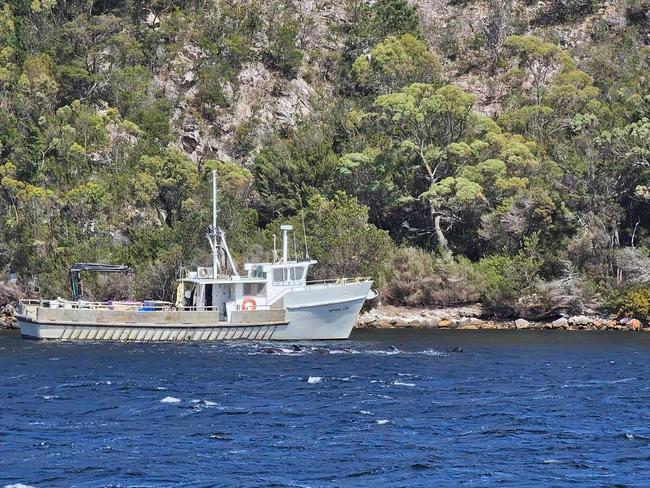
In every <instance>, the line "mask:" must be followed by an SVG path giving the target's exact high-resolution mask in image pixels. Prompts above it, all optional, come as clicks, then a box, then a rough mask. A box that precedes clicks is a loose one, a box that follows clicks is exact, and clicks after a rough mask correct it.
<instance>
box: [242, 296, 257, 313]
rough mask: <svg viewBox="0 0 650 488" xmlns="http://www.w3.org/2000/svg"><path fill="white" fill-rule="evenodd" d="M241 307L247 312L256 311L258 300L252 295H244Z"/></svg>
mask: <svg viewBox="0 0 650 488" xmlns="http://www.w3.org/2000/svg"><path fill="white" fill-rule="evenodd" d="M241 309H242V310H243V311H245V312H247V311H248V310H250V311H252V312H254V311H255V310H256V309H257V302H256V301H255V299H254V298H252V297H244V299H243V300H242V302H241Z"/></svg>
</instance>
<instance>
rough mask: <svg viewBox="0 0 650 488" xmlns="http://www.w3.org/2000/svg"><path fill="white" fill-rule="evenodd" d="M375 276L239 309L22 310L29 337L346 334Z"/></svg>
mask: <svg viewBox="0 0 650 488" xmlns="http://www.w3.org/2000/svg"><path fill="white" fill-rule="evenodd" d="M370 287H371V282H359V283H348V284H343V285H337V286H329V287H328V286H313V287H304V288H296V289H294V290H291V292H290V293H287V294H285V295H284V296H283V297H282V299H281V303H279V304H278V308H271V309H265V310H256V311H255V310H254V311H235V312H232V314H231V321H230V322H226V321H219V320H218V319H217V316H216V315H215V313H214V312H205V311H189V312H188V311H134V310H130V311H124V310H105V309H102V310H99V309H81V308H77V309H74V308H73V309H69V308H47V307H40V306H38V307H32V309H27V308H23V311H24V313H19V315H18V317H17V318H18V324H19V326H20V332H21V334H22V336H23V337H24V338H26V339H39V340H64V341H65V340H67V341H123V342H126V341H134V342H175V341H220V340H236V339H244V340H261V341H271V340H279V341H288V340H333V339H347V338H348V337H349V336H350V333H351V332H352V328H353V327H354V324H355V321H356V318H357V316H358V314H359V311H360V310H361V307H362V306H363V303H364V301H365V299H366V296H367V295H368V292H369V291H370Z"/></svg>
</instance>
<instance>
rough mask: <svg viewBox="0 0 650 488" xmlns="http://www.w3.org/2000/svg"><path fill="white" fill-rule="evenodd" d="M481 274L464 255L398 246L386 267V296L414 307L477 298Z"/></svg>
mask: <svg viewBox="0 0 650 488" xmlns="http://www.w3.org/2000/svg"><path fill="white" fill-rule="evenodd" d="M479 280H480V277H479V275H478V273H477V272H476V270H475V267H474V265H473V264H472V263H471V262H470V261H469V260H468V259H467V258H463V257H459V258H453V257H451V256H449V255H446V256H442V257H436V256H434V255H433V254H431V253H428V252H426V251H424V250H422V249H418V248H412V247H405V248H400V249H398V250H397V251H396V252H395V253H394V254H393V256H392V258H391V260H390V261H388V262H387V263H386V264H385V266H384V269H383V275H382V280H381V282H382V288H381V292H382V300H383V301H385V302H387V303H392V304H395V305H407V306H411V307H422V306H449V305H458V304H463V303H470V302H475V301H476V300H478V298H479V293H478V286H479V283H480V281H479Z"/></svg>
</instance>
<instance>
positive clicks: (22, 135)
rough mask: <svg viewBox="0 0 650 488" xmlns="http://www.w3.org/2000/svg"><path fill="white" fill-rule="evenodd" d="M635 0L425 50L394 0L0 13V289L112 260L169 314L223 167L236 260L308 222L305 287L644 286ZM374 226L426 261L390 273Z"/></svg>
mask: <svg viewBox="0 0 650 488" xmlns="http://www.w3.org/2000/svg"><path fill="white" fill-rule="evenodd" d="M91 3H92V2H91ZM450 3H454V2H450ZM456 3H458V2H456ZM646 4H647V1H645V0H630V1H629V2H627V4H626V5H619V6H614V7H612V8H616V9H617V11H618V12H620V13H623V12H625V15H626V23H625V24H624V25H623V24H621V25H616V26H613V25H610V24H609V23H607V21H606V20H605V18H604V16H603V15H604V14H602V13H595V10H594V8H593V7H594V4H593V2H590V1H589V0H558V1H556V2H550V3H549V2H547V3H545V4H544V6H542V7H541V11H540V12H539V15H538V17H537V18H536V19H533V20H532V24H531V23H530V18H531V15H530V14H531V9H534V8H537V7H532V6H529V5H524V4H522V3H521V2H514V3H512V4H508V3H506V4H504V3H503V2H501V3H500V2H491V3H490V4H489V5H488V7H489V9H488V10H489V11H490V13H489V15H488V16H487V17H485V16H479V17H480V18H479V17H476V15H477V14H476V9H473V8H465V9H462V8H460V7H458V6H456V7H450V8H451V10H449V12H457V13H458V16H456V17H457V18H450V15H452V14H450V13H449V12H447V13H445V14H444V16H445V18H444V21H445V24H444V25H445V28H444V29H442V31H441V32H440V33H438V32H437V31H436V29H435V27H436V26H434V25H431V23H430V19H428V18H427V17H426V15H424V16H422V20H424V21H423V22H422V23H421V24H420V22H419V20H420V16H421V15H422V14H424V12H423V11H421V8H422V7H421V6H419V7H418V8H419V9H420V11H419V13H418V9H416V7H415V4H414V3H413V2H409V1H407V0H378V1H375V2H368V1H365V0H347V1H346V2H345V5H344V6H343V7H342V8H345V15H344V17H345V22H341V21H340V20H339V15H338V13H336V14H335V15H330V13H331V12H329V10H328V13H327V14H326V15H323V12H321V11H320V10H319V9H320V8H321V6H320V5H316V4H315V7H314V9H312V8H311V7H309V8H304V5H302V6H301V5H298V4H297V3H296V2H288V1H285V0H272V1H271V2H261V1H260V0H243V1H234V0H218V1H217V2H204V1H202V0H162V1H157V2H153V3H151V2H150V3H148V4H147V5H145V4H143V3H142V2H120V1H113V0H111V1H106V2H94V4H93V5H90V4H89V3H88V2H82V1H67V2H61V1H54V0H20V1H19V0H15V1H14V0H12V1H11V2H4V3H2V5H1V6H0V267H1V268H2V269H0V272H4V271H15V272H17V273H18V274H19V276H20V278H21V280H23V281H24V282H25V283H27V282H29V283H32V284H34V285H35V286H38V287H40V292H41V293H52V294H59V295H62V294H64V293H65V289H66V281H67V278H66V270H65V268H66V267H67V266H68V265H69V264H71V263H73V262H74V261H80V260H89V261H91V260H98V261H101V260H106V261H111V260H115V261H123V262H126V263H128V264H131V265H132V266H135V267H136V268H137V269H138V275H139V276H140V278H138V281H137V283H136V284H135V285H136V288H137V290H138V291H139V293H140V294H143V295H150V296H155V297H160V298H164V297H166V298H168V297H169V296H171V295H170V294H171V292H172V291H173V278H174V276H175V273H176V272H177V271H178V269H179V267H180V266H192V265H196V264H201V263H207V262H209V248H208V246H207V243H206V242H205V236H204V232H203V229H204V228H205V225H206V224H207V223H209V214H210V189H209V180H210V170H211V169H217V171H218V175H219V187H220V192H219V198H220V202H219V204H220V205H219V206H220V222H221V225H222V226H223V227H225V229H226V231H227V232H228V235H229V239H230V245H231V248H232V250H233V253H234V254H235V257H236V259H242V258H244V257H251V256H252V255H257V256H261V252H260V248H261V245H262V244H267V245H268V244H269V242H268V241H267V242H264V235H263V231H262V228H264V227H267V228H268V232H271V229H274V228H275V226H277V224H278V223H279V222H283V221H285V220H291V221H292V222H293V223H294V225H295V226H296V229H300V228H301V227H302V219H301V218H300V217H301V214H302V213H304V216H305V220H306V224H307V230H308V234H309V235H310V236H311V237H310V248H311V249H312V254H314V255H315V256H316V257H318V258H319V259H320V260H322V261H323V263H324V264H323V267H322V268H321V271H319V273H320V274H319V276H323V277H325V276H326V275H327V277H329V276H330V274H337V275H338V274H351V275H354V274H366V273H371V274H375V275H378V274H381V275H382V276H384V278H385V279H386V283H387V288H386V290H387V291H388V290H390V292H389V293H386V296H389V295H390V296H394V297H395V298H394V301H395V303H410V304H425V303H426V304H432V305H435V304H445V303H453V301H454V300H458V301H464V300H470V299H474V297H475V296H476V292H477V290H478V291H480V292H481V295H482V297H483V299H484V300H485V301H486V302H487V303H488V308H489V309H490V310H492V312H493V313H496V314H502V315H503V314H505V315H519V314H527V315H529V316H551V315H553V314H557V313H559V311H560V310H561V311H567V310H580V308H581V307H582V306H583V305H584V304H585V303H587V302H589V301H590V300H591V298H592V297H597V296H598V295H597V293H598V292H603V291H605V290H608V289H619V288H622V289H625V287H626V286H627V285H628V284H631V283H645V281H644V280H646V278H647V271H646V270H647V269H648V266H649V265H648V256H647V249H648V247H650V217H649V216H650V211H649V208H650V207H649V205H650V190H648V189H649V188H650V146H649V145H648V141H650V122H648V121H649V120H650V96H649V95H648V93H650V81H649V80H650V56H649V53H650V50H649V48H648V47H647V46H644V44H643V43H644V39H647V35H648V33H649V32H650V30H649V25H648V22H647V18H646V17H647V16H646V15H645V13H646V10H647V8H644V7H645V6H646ZM91 7H92V8H91ZM317 10H318V11H317ZM479 10H480V9H479ZM608 12H609V10H608ZM150 13H151V14H152V16H153V21H152V17H149V14H150ZM591 13H594V15H593V16H591V17H590V18H589V20H588V24H587V23H585V22H586V21H584V20H583V17H584V16H585V15H587V14H591ZM607 15H609V13H607ZM322 19H327V21H326V25H323V21H322ZM468 21H469V22H470V23H471V25H473V26H474V27H473V28H472V29H470V31H471V32H469V31H467V29H465V28H464V27H463V25H469V24H467V22H468ZM558 22H563V23H568V22H573V23H575V24H576V25H575V29H577V30H578V31H582V30H584V29H585V28H586V27H589V28H588V29H587V30H588V31H589V36H578V37H576V38H574V37H571V39H570V42H566V43H565V42H564V41H565V40H567V39H565V37H564V34H562V33H564V32H566V29H568V27H569V26H568V25H564V26H559V27H555V26H551V27H548V26H547V25H546V24H549V23H550V24H555V23H558ZM424 31H426V32H424ZM533 31H534V32H535V34H536V35H535V36H531V35H528V34H530V33H531V32H533ZM510 34H516V35H510ZM508 36H509V37H508ZM425 40H426V42H425ZM646 44H647V43H646ZM431 46H437V48H438V49H437V50H433V49H432V47H431ZM261 65H263V67H264V68H265V69H266V70H268V71H270V74H269V75H268V76H267V74H266V72H265V71H264V70H262V69H261ZM443 67H444V70H443ZM244 68H246V71H242V70H243V69H244ZM443 71H444V74H443ZM258 72H259V73H261V74H262V75H261V76H259V77H258V76H252V77H251V76H250V75H251V73H258ZM190 73H192V74H193V75H194V76H192V75H190ZM186 74H187V76H186ZM294 79H296V81H291V80H294ZM303 81H304V82H306V83H307V84H308V85H309V88H310V90H309V97H310V99H309V100H308V101H307V100H304V98H303V96H302V93H296V91H295V90H294V88H298V87H300V85H301V84H302V82H303ZM287 87H291V89H289V90H287V89H286V88H287ZM461 87H462V88H461ZM305 93H307V92H305ZM296 94H297V95H299V96H298V97H296V96H295V95H296ZM303 103H304V105H303ZM287 104H288V105H290V106H291V110H290V111H293V110H294V108H295V114H296V115H295V116H294V119H293V121H287V120H286V118H285V117H284V114H285V112H286V110H285V109H286V108H287ZM307 111H309V114H307ZM246 114H250V116H245V115H246ZM306 114H307V115H306ZM280 121H281V122H280ZM190 125H192V126H196V127H197V129H198V130H199V132H200V135H201V142H202V144H201V145H200V146H198V147H197V148H196V150H195V151H194V152H193V154H192V159H191V160H190V159H189V158H188V157H187V155H186V154H184V153H183V152H182V151H181V150H180V149H178V147H180V146H181V142H182V140H183V135H184V134H183V133H184V131H185V130H188V128H189V126H190ZM203 143H204V144H203ZM222 154H226V155H227V156H228V158H230V159H232V161H230V160H228V162H226V161H217V160H216V159H214V158H217V157H222V156H221V155H222ZM217 155H218V156H217ZM224 159H226V158H225V157H224ZM338 190H344V191H345V195H344V194H338V193H337V191H338ZM303 210H304V212H303ZM269 224H270V226H269ZM268 232H267V234H268ZM386 232H387V233H388V234H389V235H390V237H391V238H392V240H393V241H395V242H396V243H398V244H400V245H403V246H416V248H417V249H419V250H414V249H404V250H402V249H400V251H398V252H397V253H396V254H395V257H394V260H393V262H392V265H389V267H388V268H386V269H384V268H383V265H382V264H381V263H382V262H383V261H384V258H385V257H386V256H387V255H389V254H391V253H392V247H393V245H392V243H391V241H389V240H388V238H387V237H386ZM530 236H535V239H534V240H535V244H534V246H532V245H531V244H530ZM267 237H268V235H267ZM298 247H302V246H298ZM436 249H439V250H440V253H437V254H432V253H431V251H432V250H436ZM266 257H268V256H266ZM467 259H470V260H471V261H472V263H479V264H476V265H475V264H470V263H469V261H468V260H467ZM366 264H367V266H366ZM380 269H382V270H383V271H382V272H381V273H379V270H380ZM391 271H392V274H391ZM481 276H483V277H484V278H481ZM472 283H474V285H472ZM476 283H479V284H476ZM585 283H588V284H589V285H588V286H586V285H584V284H585ZM97 285H98V286H100V285H101V284H100V283H97ZM479 285H480V286H479ZM101 286H102V287H103V289H104V291H106V292H107V293H108V292H110V289H111V288H114V287H113V286H112V285H110V284H104V285H101ZM477 287H478V288H477ZM585 290H586V291H585ZM111 293H112V292H111Z"/></svg>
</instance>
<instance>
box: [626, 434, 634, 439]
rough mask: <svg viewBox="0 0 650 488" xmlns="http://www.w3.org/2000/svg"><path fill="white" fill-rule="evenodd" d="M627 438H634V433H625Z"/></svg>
mask: <svg viewBox="0 0 650 488" xmlns="http://www.w3.org/2000/svg"><path fill="white" fill-rule="evenodd" d="M625 438H626V439H634V436H633V435H632V434H625Z"/></svg>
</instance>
